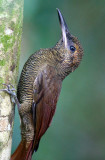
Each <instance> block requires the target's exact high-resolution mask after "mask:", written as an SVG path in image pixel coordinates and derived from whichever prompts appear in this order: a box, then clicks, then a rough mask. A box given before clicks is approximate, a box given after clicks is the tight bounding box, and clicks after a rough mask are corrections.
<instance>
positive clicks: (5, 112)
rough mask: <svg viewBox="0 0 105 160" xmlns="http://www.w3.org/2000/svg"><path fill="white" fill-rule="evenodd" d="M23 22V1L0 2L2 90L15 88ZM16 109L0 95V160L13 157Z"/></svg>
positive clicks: (3, 0)
mask: <svg viewBox="0 0 105 160" xmlns="http://www.w3.org/2000/svg"><path fill="white" fill-rule="evenodd" d="M22 21H23V0H0V89H1V88H3V85H2V83H6V84H8V83H11V84H13V85H14V87H16V84H17V75H18V68H19V56H20V44H21V34H22ZM13 120H14V106H13V104H12V103H11V101H10V97H9V95H8V94H5V93H3V92H0V160H9V159H10V155H11V143H12V129H13Z"/></svg>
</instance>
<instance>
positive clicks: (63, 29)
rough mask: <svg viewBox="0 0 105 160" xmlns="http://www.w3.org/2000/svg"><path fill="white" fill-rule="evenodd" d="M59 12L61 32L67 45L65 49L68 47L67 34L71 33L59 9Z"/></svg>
mask: <svg viewBox="0 0 105 160" xmlns="http://www.w3.org/2000/svg"><path fill="white" fill-rule="evenodd" d="M57 12H58V17H59V22H60V26H61V30H62V38H63V42H64V43H65V47H67V33H69V34H70V32H69V30H68V27H67V24H66V22H65V19H64V18H63V16H62V14H61V12H60V10H59V9H58V8H57Z"/></svg>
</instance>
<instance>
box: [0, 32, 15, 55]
mask: <svg viewBox="0 0 105 160" xmlns="http://www.w3.org/2000/svg"><path fill="white" fill-rule="evenodd" d="M11 38H12V36H9V35H4V36H3V37H2V38H1V42H2V43H3V46H4V51H5V52H7V50H8V48H12V46H13V43H11Z"/></svg>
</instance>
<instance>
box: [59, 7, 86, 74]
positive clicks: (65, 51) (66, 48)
mask: <svg viewBox="0 0 105 160" xmlns="http://www.w3.org/2000/svg"><path fill="white" fill-rule="evenodd" d="M57 12H58V17H59V22H60V26H61V32H62V38H61V40H60V41H59V42H58V44H57V47H58V48H61V54H62V55H63V62H62V64H63V65H64V66H65V67H67V70H68V71H66V72H68V73H67V74H69V73H70V72H73V71H74V70H75V69H76V68H77V67H78V65H79V64H80V61H81V59H82V56H83V49H82V47H81V45H80V42H79V40H78V39H77V38H76V37H74V36H73V35H71V34H70V32H69V29H68V27H67V24H66V22H65V20H64V17H63V16H62V14H61V12H60V10H59V9H57ZM59 46H60V47H59Z"/></svg>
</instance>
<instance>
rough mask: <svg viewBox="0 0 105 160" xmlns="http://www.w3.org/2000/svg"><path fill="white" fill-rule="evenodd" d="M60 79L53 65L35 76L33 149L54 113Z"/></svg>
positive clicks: (35, 147)
mask: <svg viewBox="0 0 105 160" xmlns="http://www.w3.org/2000/svg"><path fill="white" fill-rule="evenodd" d="M61 83H62V82H61V80H60V79H59V78H58V76H57V75H56V70H55V69H54V68H53V67H50V66H46V67H45V68H44V69H43V70H42V71H40V73H39V74H38V76H37V77H36V79H35V81H34V85H33V105H32V110H33V121H34V126H35V137H34V143H33V151H34V150H35V151H36V150H37V148H38V145H39V141H40V138H41V137H42V135H43V134H44V133H45V132H46V130H47V128H48V127H49V125H50V123H51V120H52V117H53V115H54V113H55V109H56V104H57V101H58V97H59V93H60V90H61Z"/></svg>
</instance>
